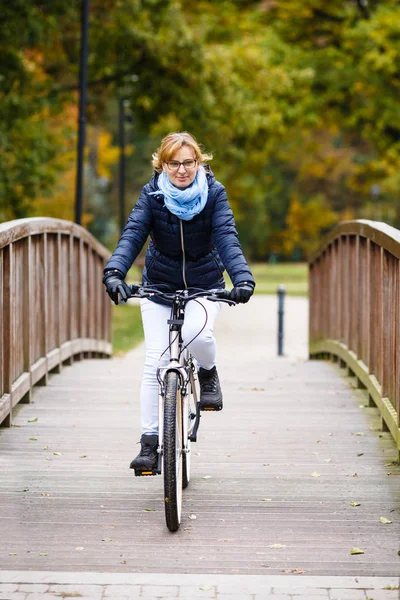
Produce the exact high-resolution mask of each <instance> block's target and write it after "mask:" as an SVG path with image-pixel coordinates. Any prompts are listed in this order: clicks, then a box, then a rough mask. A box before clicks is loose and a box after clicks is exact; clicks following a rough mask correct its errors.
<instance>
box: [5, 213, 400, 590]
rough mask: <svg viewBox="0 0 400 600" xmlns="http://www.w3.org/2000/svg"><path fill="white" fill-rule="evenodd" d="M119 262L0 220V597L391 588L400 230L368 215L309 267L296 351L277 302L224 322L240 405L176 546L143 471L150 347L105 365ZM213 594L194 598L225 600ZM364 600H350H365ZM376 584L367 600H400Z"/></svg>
mask: <svg viewBox="0 0 400 600" xmlns="http://www.w3.org/2000/svg"><path fill="white" fill-rule="evenodd" d="M106 257H107V252H106V250H105V249H104V248H103V247H101V245H100V244H99V243H98V242H97V241H96V240H95V239H94V238H93V237H92V236H90V235H89V234H88V233H87V232H86V231H85V230H83V229H82V228H80V227H78V226H76V225H74V224H72V223H68V222H65V221H58V220H53V219H27V220H22V221H15V222H11V223H5V224H3V225H1V226H0V313H1V316H2V320H1V323H2V326H1V336H0V418H1V421H2V424H3V429H2V431H1V433H0V465H1V473H2V475H1V481H0V516H1V521H0V522H1V526H2V533H1V535H0V557H1V558H0V564H1V568H2V569H3V571H0V592H3V591H4V592H6V591H7V589H11V588H4V590H3V589H2V588H1V582H2V579H1V575H2V574H3V579H4V581H6V582H11V581H14V580H15V581H16V579H15V578H17V575H15V576H14V579H13V576H12V573H14V574H16V573H18V574H20V573H25V574H26V572H28V571H29V572H32V573H33V572H38V573H46V574H47V575H48V573H49V572H60V571H68V572H75V573H76V572H82V573H83V572H91V573H94V572H95V573H137V574H161V573H164V574H181V575H182V574H198V575H199V576H201V575H207V574H208V575H209V577H210V578H209V580H208V581H209V582H211V581H214V580H213V579H212V577H211V576H214V577H215V576H217V575H218V574H220V575H221V576H222V575H223V576H227V575H234V574H236V575H240V576H241V577H244V576H250V575H252V576H258V577H262V578H264V579H263V581H267V580H266V579H265V578H268V577H271V576H272V577H278V576H284V577H285V578H286V579H287V578H289V579H290V581H293V577H294V576H295V577H296V578H298V580H299V578H302V577H317V578H318V577H323V576H328V577H330V578H334V577H338V576H347V577H366V576H372V577H375V578H378V577H385V578H389V579H388V580H387V581H390V587H392V588H393V587H395V586H393V578H397V576H398V573H399V556H398V548H399V547H398V540H399V490H400V486H399V481H400V477H399V476H400V468H399V465H398V457H399V449H400V435H399V405H400V314H399V312H400V261H399V259H400V232H399V231H397V230H395V229H393V228H391V227H389V226H387V225H384V224H382V223H374V222H367V221H354V222H347V223H343V224H341V225H339V226H338V227H337V228H336V229H335V230H334V231H333V232H332V233H331V235H330V236H329V237H328V238H327V239H326V240H325V241H324V243H323V245H322V246H321V249H320V250H319V252H318V253H316V255H315V256H314V257H313V258H312V260H311V262H310V299H309V304H308V301H307V300H306V299H302V298H287V302H286V305H287V311H286V322H285V324H286V332H285V334H286V336H285V339H286V344H285V356H284V357H277V356H276V311H277V306H276V300H275V298H273V297H268V296H255V297H254V298H253V299H252V300H251V302H250V303H249V304H248V305H244V306H239V307H236V308H234V309H230V308H226V309H225V310H224V311H223V312H222V315H221V318H220V320H219V322H218V330H217V338H218V351H219V364H220V367H219V370H220V373H221V378H222V383H223V390H224V396H225V408H224V411H223V412H222V413H221V414H215V415H214V414H206V415H204V417H203V418H202V424H201V428H200V435H199V438H200V439H199V442H198V443H197V445H196V447H195V449H194V456H193V469H194V473H193V481H192V482H191V484H190V486H189V488H188V490H187V492H186V493H185V496H184V515H183V523H182V526H181V529H180V530H179V532H178V533H177V534H170V533H169V532H168V531H167V530H166V529H165V526H164V516H163V504H162V481H161V478H151V479H145V480H142V478H140V479H135V478H134V477H132V473H131V472H130V471H129V469H128V464H129V462H130V460H131V458H132V456H133V455H134V454H136V447H135V443H136V441H137V440H138V439H139V436H140V426H139V406H138V391H139V384H140V379H141V370H142V362H143V347H139V348H137V349H135V350H134V351H132V352H130V353H129V354H128V355H126V356H125V357H123V358H118V359H116V358H114V359H112V360H103V359H104V358H105V357H108V356H110V355H111V336H110V324H111V319H110V303H109V301H108V300H107V297H106V294H105V293H104V290H103V286H102V284H101V278H102V275H101V273H102V268H103V265H104V261H105V259H106ZM283 283H284V282H283ZM309 315H310V319H309V324H310V326H309V335H308V316H309ZM308 338H309V339H308ZM310 357H311V358H310ZM82 359H87V360H82ZM100 359H102V360H100ZM316 359H326V360H324V361H322V360H316ZM352 549H353V552H359V553H357V554H351V552H352ZM354 549H356V550H354ZM357 549H358V550H357ZM47 575H46V577H47ZM171 576H172V575H171ZM182 576H183V575H182ZM18 577H19V575H18ZM24 577H25V579H24V578H23V577H22V580H23V581H25V583H28V582H29V576H26V575H25V576H24ZM390 578H391V579H390ZM20 579H21V578H20ZM20 579H18V582H19V584H20V583H21V582H20ZM206 579H207V578H206ZM43 580H44V576H43ZM37 581H39V579H38V576H37V575H36V576H34V575H33V574H32V582H37ZM99 581H100V579H99ZM174 581H175V580H174ZM182 581H186V580H184V579H182ZM242 581H244V580H242ZM53 583H54V581H53ZM5 585H11V584H10V583H7V584H5ZM21 585H22V584H21ZM32 585H33V583H32ZM171 585H172V584H171ZM182 585H183V584H182ZM213 585H214V584H212V585H211V584H210V585H209V586H208V589H211V588H213ZM292 585H293V584H292V583H290V584H288V586H289V587H290V586H292ZM297 585H298V586H299V585H300V586H301V584H297ZM309 585H311V584H310V583H309V582H308V583H307V586H309ZM354 585H355V586H356V584H354ZM357 585H358V584H357ZM98 587H99V589H98V590H97V591H96V592H94V591H93V598H95V597H99V599H100V597H104V593H105V592H104V590H100V586H98ZM175 587H176V590H178V591H176V590H175V588H174V590H175V591H176V593H175V591H174V593H173V595H174V596H175V597H183V595H182V596H180V595H179V589H178V587H179V586H177V585H175ZM189 587H190V586H189ZM201 587H203V588H204V589H201ZM356 587H357V586H356ZM386 587H387V586H386ZM206 588H207V580H205V585H204V586H200V587H197V592H196V593H197V594H198V595H200V596H201V597H214V598H217V597H218V598H219V597H220V596H219V595H218V594H217V588H216V587H215V590H214V592H215V593H214V592H213V593H214V595H213V596H211V595H203V596H202V595H201V594H200V592H199V590H200V591H202V592H207V589H206ZM13 589H14V591H15V590H17V592H16V593H17V594H19V593H20V588H18V587H14V588H13ZM138 589H139V588H138ZM213 589H214V588H213ZM270 589H273V588H272V587H271V585H270ZM282 589H284V588H282ZM320 589H321V593H320V596H318V597H319V598H322V597H324V598H328V597H332V598H333V597H335V598H336V597H337V598H339V597H341V596H332V595H331V596H329V595H328V592H327V595H326V596H323V591H322V587H321V588H320ZM324 589H325V588H324ZM363 589H364V588H363ZM366 589H367V588H365V590H366ZM32 590H33V588H32ZM171 590H172V587H171ZM349 590H350V584H349ZM357 590H358V588H357ZM357 590H356V588H354V589H353V588H352V589H351V590H350V591H349V593H348V595H347V596H346V594H347V592H345V593H344V595H343V596H342V598H343V600H350V599H353V598H357V599H358V598H367V597H368V596H367V595H366V594H367V592H366V591H365V590H364V592H363V594H364V595H358V596H357V595H356V594H357V593H358V592H357ZM379 590H380V592H379V593H380V594H381V595H372V593H371V595H370V596H371V597H373V598H375V597H376V599H377V600H379V598H388V599H389V598H394V596H393V595H390V594H391V593H392V592H393V591H394V590H393V589H392V590H387V592H383V591H382V590H383V587H381V588H379ZM33 591H34V590H33ZM36 591H37V593H39V592H38V590H36ZM53 591H54V590H53ZM192 591H193V590H192ZM142 592H143V590H142V591H140V594H142ZM26 593H28V592H26ZM169 593H170V592H165V594H166V595H165V597H172V596H169V595H168V594H169ZM171 593H172V592H171ZM232 593H233V592H232ZM271 593H275V594H276V592H271ZM285 593H286V595H284V593H282V597H285V598H288V599H289V598H291V597H292V595H293V594H294V592H293V591H292V592H291V593H290V592H289V591H287V592H285ZM383 593H384V594H385V595H382V594H383ZM46 594H47V595H46V596H43V597H46V598H48V597H53V596H51V590H50V589H48V590H47V591H46ZM54 594H56V592H54ZM188 594H189V592H188ZM226 594H227V593H226ZM226 594H225V595H224V594H222V595H221V599H222V598H231V597H232V599H233V598H234V597H240V598H247V596H245V595H242V596H238V595H237V594H236V596H235V595H232V596H228V595H226ZM360 594H361V592H360ZM375 594H376V592H375ZM3 595H4V594H3ZM80 595H85V594H80ZM120 595H121V594H120ZM138 595H139V592H138ZM59 596H60V594H58V597H59ZM117 596H118V594H116V596H115V597H117ZM314 596H315V597H316V598H317V596H316V595H315V592H313V596H312V597H314ZM0 597H3V596H2V595H1V594H0ZM4 597H5V598H8V596H4ZM20 597H22V596H20ZM54 597H57V596H56V595H54ZM64 597H65V596H64ZM121 597H122V596H121ZM130 597H136V596H134V595H131V596H130ZM143 597H146V598H150V597H153V596H151V595H150V592H148V595H146V596H143ZM154 597H157V598H160V597H164V596H163V595H162V594H161V593H159V594H158V595H157V596H156V595H154ZM188 597H195V595H194V592H193V594H192V595H190V594H189V595H188ZM249 597H250V596H249ZM254 597H255V596H254V594H253V595H252V598H254ZM261 597H267V596H260V598H261ZM268 597H269V596H268ZM271 597H278V596H277V595H274V596H271ZM293 597H295V596H293ZM297 597H299V596H297ZM306 597H308V596H307V593H306V592H305V595H304V598H306Z"/></svg>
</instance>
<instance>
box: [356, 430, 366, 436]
mask: <svg viewBox="0 0 400 600" xmlns="http://www.w3.org/2000/svg"><path fill="white" fill-rule="evenodd" d="M354 435H365V433H364V432H363V431H357V433H355V434H354Z"/></svg>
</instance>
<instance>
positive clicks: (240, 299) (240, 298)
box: [230, 283, 254, 304]
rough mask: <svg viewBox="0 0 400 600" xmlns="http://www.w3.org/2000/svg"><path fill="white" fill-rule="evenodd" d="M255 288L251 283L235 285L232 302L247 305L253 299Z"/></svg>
mask: <svg viewBox="0 0 400 600" xmlns="http://www.w3.org/2000/svg"><path fill="white" fill-rule="evenodd" d="M253 292H254V287H253V286H252V285H250V284H249V283H239V284H238V285H235V287H234V288H233V290H232V291H231V296H230V297H231V300H234V302H236V303H237V304H246V302H248V301H249V300H250V298H251V297H252V295H253Z"/></svg>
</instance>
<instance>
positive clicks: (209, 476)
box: [202, 475, 211, 479]
mask: <svg viewBox="0 0 400 600" xmlns="http://www.w3.org/2000/svg"><path fill="white" fill-rule="evenodd" d="M202 479H211V475H204V477H202Z"/></svg>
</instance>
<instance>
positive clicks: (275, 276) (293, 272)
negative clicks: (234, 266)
mask: <svg viewBox="0 0 400 600" xmlns="http://www.w3.org/2000/svg"><path fill="white" fill-rule="evenodd" d="M250 267H251V271H252V273H253V276H254V279H255V280H256V290H255V293H256V294H276V292H277V289H278V286H279V285H281V284H282V285H284V286H285V289H286V293H287V294H289V295H290V296H307V295H308V266H307V263H278V264H268V263H254V264H252V265H250ZM228 282H229V283H228ZM227 287H228V288H230V287H231V284H230V281H229V279H228V280H227Z"/></svg>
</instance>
